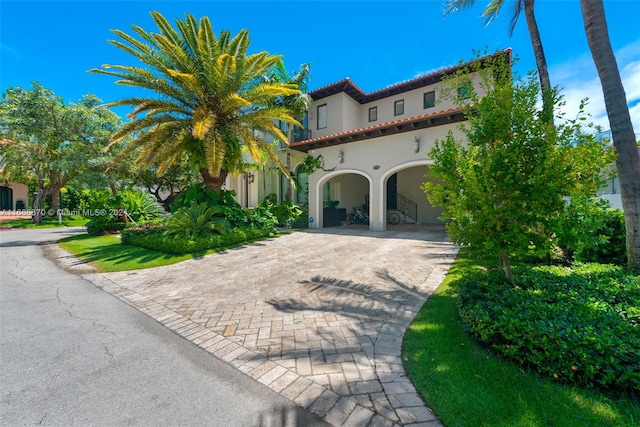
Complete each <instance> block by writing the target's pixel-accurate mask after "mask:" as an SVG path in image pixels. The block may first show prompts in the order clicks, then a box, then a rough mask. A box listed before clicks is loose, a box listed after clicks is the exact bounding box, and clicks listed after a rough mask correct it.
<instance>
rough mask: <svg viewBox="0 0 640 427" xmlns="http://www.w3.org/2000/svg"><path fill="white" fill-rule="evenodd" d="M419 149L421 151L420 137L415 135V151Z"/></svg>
mask: <svg viewBox="0 0 640 427" xmlns="http://www.w3.org/2000/svg"><path fill="white" fill-rule="evenodd" d="M418 151H420V138H418V137H417V136H415V137H414V139H413V152H414V153H417V152H418Z"/></svg>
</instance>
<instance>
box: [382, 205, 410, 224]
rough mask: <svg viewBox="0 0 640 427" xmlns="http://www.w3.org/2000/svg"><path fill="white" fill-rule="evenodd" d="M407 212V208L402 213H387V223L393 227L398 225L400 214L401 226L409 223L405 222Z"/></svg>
mask: <svg viewBox="0 0 640 427" xmlns="http://www.w3.org/2000/svg"><path fill="white" fill-rule="evenodd" d="M408 211H409V208H407V209H405V210H404V212H400V211H397V210H395V211H391V212H390V213H389V215H388V216H387V222H389V223H390V224H393V225H397V224H400V214H402V223H403V224H407V223H408V222H409V221H407V212H408Z"/></svg>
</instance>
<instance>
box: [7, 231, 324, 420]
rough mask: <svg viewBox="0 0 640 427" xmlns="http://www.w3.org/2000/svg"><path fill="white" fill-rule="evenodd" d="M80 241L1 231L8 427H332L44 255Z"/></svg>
mask: <svg viewBox="0 0 640 427" xmlns="http://www.w3.org/2000/svg"><path fill="white" fill-rule="evenodd" d="M76 232H78V229H46V230H19V231H0V398H1V399H0V425H2V426H14V425H15V426H17V425H50V426H54V425H56V426H131V425H134V426H167V425H171V426H224V427H233V426H243V427H246V426H274V427H275V426H321V425H326V424H325V423H324V422H322V421H320V420H319V419H318V418H317V417H315V416H314V415H312V414H310V413H308V412H306V411H304V410H302V409H301V408H298V407H296V406H294V405H293V404H292V403H291V402H290V401H289V400H287V399H285V398H284V397H282V396H280V395H279V394H277V393H275V392H273V391H271V390H269V389H268V388H266V387H264V386H263V385H261V384H260V383H258V382H256V381H254V380H252V379H251V378H249V377H247V376H245V375H243V374H241V373H240V372H238V371H236V370H234V369H233V368H232V367H230V366H228V365H226V364H225V363H223V362H220V361H219V360H218V359H216V358H215V357H213V356H212V355H210V354H209V353H207V352H205V351H203V350H201V349H199V348H198V347H196V346H194V345H193V344H192V343H191V342H188V341H186V340H184V339H183V338H181V337H179V336H177V335H176V334H174V333H173V332H171V331H169V330H167V329H165V328H164V327H163V326H161V325H160V324H158V323H157V322H155V321H154V320H152V319H150V318H149V317H147V316H146V315H144V314H142V313H140V312H138V311H137V310H135V309H134V308H132V307H130V306H128V305H126V304H124V303H122V302H120V301H119V300H117V299H116V298H114V297H112V296H111V295H109V294H107V293H105V292H103V291H101V290H99V289H98V288H96V287H95V286H93V285H92V284H91V283H89V282H87V281H86V280H84V279H82V278H81V277H79V276H76V275H73V274H71V273H68V272H66V271H64V270H61V269H60V268H58V267H57V266H56V265H54V264H53V263H52V262H50V261H49V260H48V259H46V258H45V257H44V256H43V254H42V250H41V248H40V247H39V246H38V244H39V242H43V241H52V240H57V239H59V238H62V237H64V236H66V235H71V234H74V233H76Z"/></svg>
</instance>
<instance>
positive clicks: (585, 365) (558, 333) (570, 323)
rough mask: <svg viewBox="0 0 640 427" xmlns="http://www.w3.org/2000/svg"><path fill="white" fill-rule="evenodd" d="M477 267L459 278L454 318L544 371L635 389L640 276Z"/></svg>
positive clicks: (612, 269)
mask: <svg viewBox="0 0 640 427" xmlns="http://www.w3.org/2000/svg"><path fill="white" fill-rule="evenodd" d="M514 279H515V283H516V285H514V286H510V285H508V284H506V283H505V281H504V273H502V271H495V270H494V271H488V272H486V271H478V272H475V273H472V274H469V275H467V276H465V277H464V278H463V279H461V280H460V281H458V282H457V286H459V293H460V298H459V304H460V307H459V309H460V316H461V318H462V320H463V323H464V326H465V327H466V328H467V329H468V330H469V331H470V332H471V333H472V334H473V335H474V336H476V337H477V338H478V339H479V341H481V342H483V343H485V344H487V345H488V346H489V347H491V348H493V349H495V350H496V351H498V352H499V353H501V354H503V355H505V356H507V357H509V358H512V359H514V360H516V361H517V362H519V363H521V364H522V365H526V366H529V367H531V368H532V369H534V370H537V371H538V372H540V373H541V374H543V375H546V376H549V377H552V378H557V379H561V380H564V381H567V382H571V383H575V384H580V385H584V386H587V387H596V388H599V389H601V390H615V391H621V392H625V393H626V392H631V393H637V392H638V390H640V277H638V276H636V275H633V274H632V273H630V272H628V271H627V270H625V269H623V268H622V267H617V266H612V265H602V264H578V265H575V266H574V267H573V268H567V267H552V266H542V267H526V266H522V267H516V268H515V269H514Z"/></svg>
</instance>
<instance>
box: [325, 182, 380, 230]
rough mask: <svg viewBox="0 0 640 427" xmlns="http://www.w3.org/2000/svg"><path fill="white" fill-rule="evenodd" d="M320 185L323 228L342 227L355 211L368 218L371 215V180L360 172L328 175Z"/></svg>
mask: <svg viewBox="0 0 640 427" xmlns="http://www.w3.org/2000/svg"><path fill="white" fill-rule="evenodd" d="M318 185H319V187H318V190H319V191H318V199H319V200H318V202H319V206H322V226H323V227H335V226H339V225H342V224H343V223H344V221H346V218H347V215H349V214H350V213H353V212H354V209H358V210H360V212H362V213H363V214H366V215H367V216H368V215H369V214H370V212H369V200H370V194H371V180H370V178H369V177H367V176H365V175H364V174H362V173H360V172H358V171H340V172H338V173H334V174H329V175H327V176H326V177H325V178H324V179H323V180H321V181H320V182H319V183H318ZM366 224H367V222H365V221H363V222H362V225H366Z"/></svg>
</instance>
